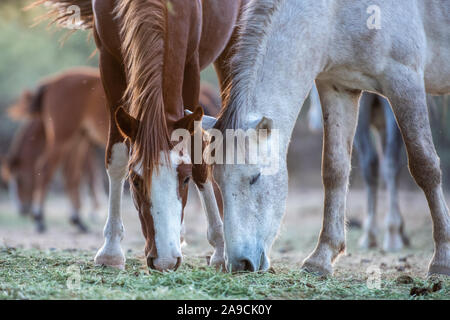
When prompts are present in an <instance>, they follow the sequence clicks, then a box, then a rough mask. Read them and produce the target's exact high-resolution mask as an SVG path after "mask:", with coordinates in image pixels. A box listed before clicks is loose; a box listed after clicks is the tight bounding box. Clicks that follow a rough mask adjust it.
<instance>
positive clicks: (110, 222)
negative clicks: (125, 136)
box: [95, 143, 128, 269]
mask: <svg viewBox="0 0 450 320" xmlns="http://www.w3.org/2000/svg"><path fill="white" fill-rule="evenodd" d="M127 168H128V148H127V146H126V145H125V144H124V143H116V144H114V145H113V146H112V151H111V159H110V162H109V167H108V169H107V172H108V177H109V203H108V219H107V220H106V225H105V228H104V231H103V235H104V237H105V243H104V244H103V247H102V248H101V249H100V250H99V251H98V252H97V255H96V256H95V264H97V265H107V266H110V267H114V268H119V269H124V268H125V255H124V254H123V251H122V248H121V246H120V242H121V241H122V239H123V236H124V227H123V223H122V214H121V207H122V191H123V185H124V182H125V177H126V175H127Z"/></svg>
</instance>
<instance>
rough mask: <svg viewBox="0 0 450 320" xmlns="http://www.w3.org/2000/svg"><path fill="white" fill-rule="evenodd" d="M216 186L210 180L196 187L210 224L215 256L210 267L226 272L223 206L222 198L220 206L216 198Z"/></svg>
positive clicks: (208, 232)
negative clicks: (221, 207)
mask: <svg viewBox="0 0 450 320" xmlns="http://www.w3.org/2000/svg"><path fill="white" fill-rule="evenodd" d="M214 184H215V181H213V179H212V178H210V179H209V180H207V181H206V182H205V183H203V184H197V183H196V186H197V189H198V192H199V194H200V200H201V202H202V206H203V209H204V211H205V213H206V219H207V222H208V231H207V237H208V242H209V243H210V244H211V246H212V247H213V248H214V254H213V255H212V257H211V260H210V265H211V266H214V267H215V268H217V269H220V268H222V270H225V241H224V234H223V222H222V218H221V216H222V215H223V214H222V212H221V209H220V207H219V204H220V206H221V201H222V198H221V196H220V202H219V204H218V201H217V200H216V199H219V198H217V196H216V192H217V189H216V188H215V186H214Z"/></svg>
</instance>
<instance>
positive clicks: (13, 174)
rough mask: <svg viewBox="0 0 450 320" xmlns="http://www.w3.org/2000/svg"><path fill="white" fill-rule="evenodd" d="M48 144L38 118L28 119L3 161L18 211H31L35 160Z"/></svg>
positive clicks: (26, 212)
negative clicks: (45, 144)
mask: <svg viewBox="0 0 450 320" xmlns="http://www.w3.org/2000/svg"><path fill="white" fill-rule="evenodd" d="M44 143H45V135H44V128H43V125H42V122H41V121H40V120H38V119H36V120H30V121H28V122H26V123H25V124H24V125H23V126H22V128H20V129H19V130H18V132H17V133H16V135H15V137H14V140H13V143H12V146H11V148H10V150H9V152H8V154H7V155H6V156H5V158H4V159H3V161H2V164H1V173H2V178H3V180H4V181H5V182H7V183H8V186H9V191H10V196H11V199H12V200H13V202H14V203H15V204H16V206H17V209H18V211H19V212H20V213H21V214H23V215H26V214H29V213H30V211H31V204H32V198H33V190H34V185H35V179H36V174H37V173H36V170H35V169H36V162H37V159H39V156H40V155H41V153H42V151H43V148H44Z"/></svg>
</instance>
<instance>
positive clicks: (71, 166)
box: [62, 137, 88, 232]
mask: <svg viewBox="0 0 450 320" xmlns="http://www.w3.org/2000/svg"><path fill="white" fill-rule="evenodd" d="M77 138H78V137H76V139H77ZM80 139H82V138H80ZM74 143H75V144H76V145H75V146H74V149H75V150H76V154H75V155H72V154H70V153H68V154H67V159H66V161H65V162H64V163H63V168H62V173H63V178H64V183H65V187H66V191H67V194H68V196H69V199H70V201H71V202H72V212H71V215H70V222H71V223H72V224H73V225H75V226H76V227H78V229H79V230H80V231H81V232H87V231H88V228H87V226H86V225H85V224H84V223H83V222H82V221H81V218H80V211H81V197H80V187H81V180H82V172H81V171H82V166H84V162H83V161H82V159H81V158H82V156H83V154H84V153H85V152H86V151H87V149H86V147H87V146H86V145H85V143H86V142H85V141H80V142H78V141H75V142H74Z"/></svg>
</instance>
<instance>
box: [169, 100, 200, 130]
mask: <svg viewBox="0 0 450 320" xmlns="http://www.w3.org/2000/svg"><path fill="white" fill-rule="evenodd" d="M185 115H186V116H185V117H184V118H182V119H180V120H178V121H177V122H176V123H175V126H174V127H175V129H186V130H188V131H189V132H190V133H191V134H194V132H196V131H197V130H198V129H201V128H198V127H196V126H195V125H196V123H201V122H202V119H203V116H204V115H205V114H204V112H203V108H202V107H197V108H196V109H195V110H194V112H190V111H187V110H186V111H185Z"/></svg>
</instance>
